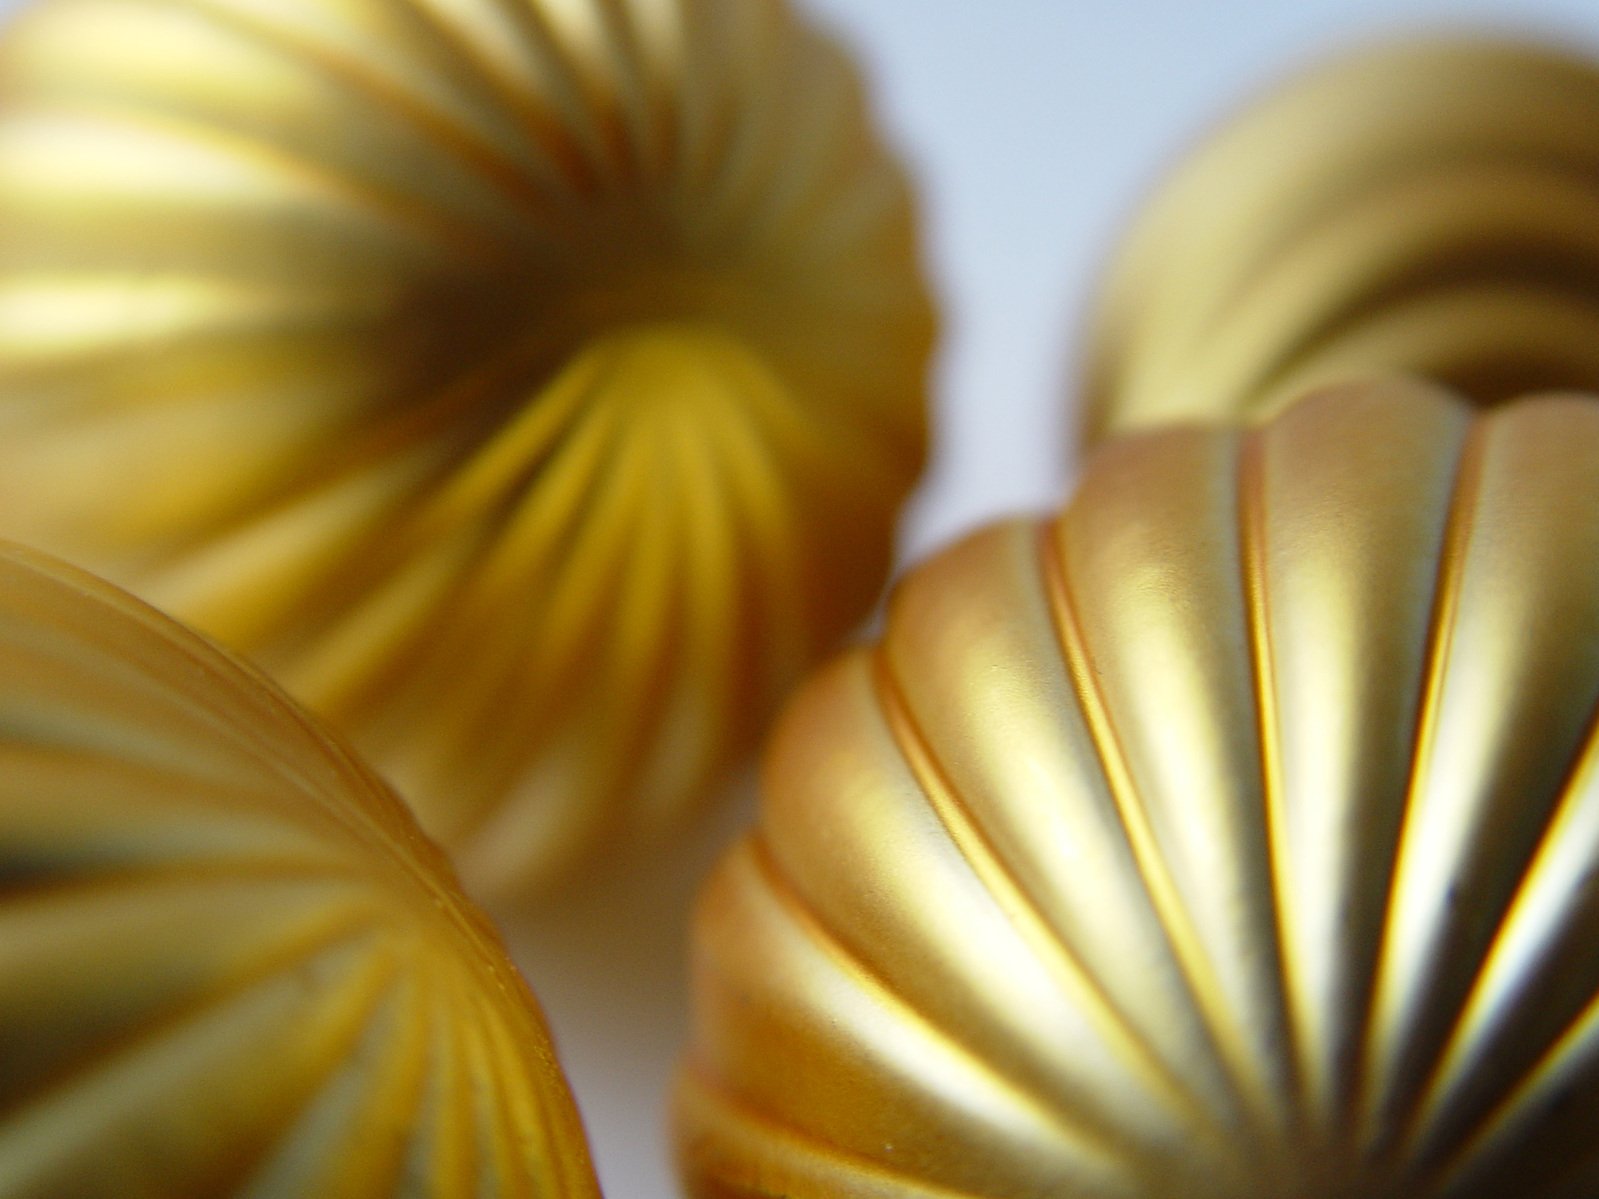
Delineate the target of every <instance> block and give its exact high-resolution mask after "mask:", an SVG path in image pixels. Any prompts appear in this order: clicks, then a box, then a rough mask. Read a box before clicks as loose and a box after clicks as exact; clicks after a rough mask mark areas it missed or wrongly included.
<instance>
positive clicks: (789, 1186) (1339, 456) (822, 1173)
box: [678, 383, 1599, 1199]
mask: <svg viewBox="0 0 1599 1199" xmlns="http://www.w3.org/2000/svg"><path fill="white" fill-rule="evenodd" d="M1596 461H1599V402H1594V401H1591V400H1586V399H1574V398H1573V399H1565V398H1548V399H1535V400H1528V401H1525V402H1520V403H1515V404H1511V405H1508V406H1506V407H1503V408H1501V409H1498V410H1496V411H1495V412H1493V413H1491V414H1488V415H1484V416H1481V417H1475V418H1474V417H1473V415H1472V413H1471V412H1470V410H1469V409H1468V408H1467V407H1466V406H1465V405H1464V404H1461V403H1459V402H1456V401H1454V400H1453V399H1451V398H1449V397H1448V396H1447V395H1445V394H1443V393H1441V392H1439V391H1437V390H1435V389H1432V388H1430V387H1425V386H1422V385H1420V384H1404V383H1385V384H1364V385H1358V386H1350V387H1347V388H1343V389H1337V390H1330V391H1328V392H1326V393H1323V394H1320V395H1317V396H1315V397H1313V398H1310V399H1307V400H1305V401H1304V402H1303V403H1301V404H1299V405H1297V406H1295V407H1293V408H1291V409H1289V410H1288V411H1287V412H1286V413H1284V414H1283V415H1281V416H1280V417H1278V418H1277V419H1275V420H1274V421H1271V422H1269V423H1267V424H1265V425H1264V426H1263V427H1261V428H1259V429H1258V430H1255V431H1252V432H1238V431H1231V430H1223V429H1208V428H1207V429H1200V428H1185V429H1172V430H1169V431H1161V432H1155V433H1151V434H1147V435H1144V436H1140V437H1133V438H1124V439H1120V440H1118V441H1115V442H1112V443H1109V444H1107V445H1106V446H1105V447H1104V448H1102V449H1101V450H1100V451H1099V453H1098V455H1097V456H1096V457H1095V458H1094V459H1093V460H1092V461H1091V462H1090V464H1089V466H1088V469H1087V471H1086V474H1085V476H1084V478H1083V481H1082V484H1081V487H1080V489H1079V490H1078V492H1077V495H1076V497H1075V499H1074V500H1073V501H1072V503H1071V504H1070V506H1069V507H1068V508H1067V509H1066V510H1065V511H1064V512H1063V513H1062V514H1061V515H1060V516H1059V517H1058V518H1057V519H1055V520H1053V521H1049V522H1047V523H1033V522H1015V523H1010V524H1006V525H1001V526H998V527H995V528H991V529H989V530H987V531H984V532H980V533H978V534H976V535H974V536H973V537H971V538H970V539H968V540H967V541H965V542H963V543H962V544H960V545H958V546H956V547H955V548H953V549H951V550H949V551H947V552H946V553H944V554H942V555H940V556H939V557H937V558H935V559H933V560H932V561H931V562H929V563H927V564H925V565H923V566H922V567H921V568H919V569H918V570H916V571H914V572H913V573H912V574H911V575H910V576H909V577H908V578H907V579H906V580H905V581H904V582H903V583H901V584H900V586H899V588H898V590H897V591H896V593H895V595H894V598H893V602H892V604H891V609H890V613H889V617H888V621H887V627H886V630H885V632H884V635H883V640H882V642H881V644H880V645H877V646H875V647H873V648H870V649H864V650H860V651H857V652H854V653H851V654H849V655H848V656H846V657H844V658H843V659H842V660H840V661H838V662H836V663H835V664H834V665H832V666H831V667H829V668H827V669H826V670H824V671H823V672H822V673H821V674H820V675H819V676H817V677H816V678H815V679H814V680H813V681H812V682H811V683H810V684H809V685H808V686H807V687H806V688H805V689H804V690H803V691H802V692H801V694H800V696H799V697H798V698H797V700H796V701H795V702H794V704H793V706H792V707H791V708H790V709H789V711H788V713H787V715H786V717H785V718H784V720H783V721H782V722H781V724H780V727H779V730H778V732H777V735H776V737H775V740H774V742H773V744H772V745H771V747H770V750H769V753H768V755H767V757H766V760H765V774H764V791H763V806H762V809H761V814H760V822H759V826H758V828H757V830H756V831H755V832H754V833H753V834H752V835H751V836H749V837H748V838H747V839H746V840H745V841H744V842H743V843H742V844H741V845H739V846H738V847H737V848H736V849H735V850H734V851H733V852H732V853H731V854H730V855H729V856H728V858H727V859H726V860H725V861H724V863H723V864H722V866H721V868H720V870H719V871H718V873H717V874H716V875H715V876H714V878H713V880H712V881H711V882H710V884H709V885H708V887H707V889H706V891H705V893H704V895H703V897H702V901H701V907H700V910H699V913H698V918H697V927H696V934H695V950H694V985H695V992H696V1014H695V1020H694V1031H693V1039H692V1045H691V1048H690V1051H689V1053H688V1056H687V1059H686V1062H685V1066H684V1070H683V1074H682V1078H681V1083H680V1089H679V1093H678V1125H679V1127H678V1136H679V1150H680V1154H681V1158H682V1161H683V1163H684V1169H685V1174H686V1177H687V1179H688V1182H689V1189H690V1193H692V1194H694V1195H697V1196H716V1197H718V1199H729V1197H732V1196H750V1197H753V1196H775V1195H783V1196H787V1197H790V1199H808V1197H811V1196H815V1197H821V1196H828V1197H829V1199H839V1197H842V1196H871V1197H872V1199H890V1197H892V1199H910V1197H913V1196H914V1197H915V1199H955V1197H957V1196H960V1197H978V1196H981V1197H984V1199H1001V1197H1003V1199H1021V1197H1023V1196H1037V1195H1061V1196H1067V1195H1069V1196H1073V1197H1074V1199H1075V1197H1078V1196H1082V1197H1085V1199H1086V1197H1090V1196H1092V1197H1095V1199H1111V1197H1114V1199H1156V1197H1157V1196H1158V1197H1162V1199H1165V1197H1169V1196H1174V1195H1180V1196H1183V1199H1275V1197H1278V1196H1283V1195H1293V1196H1296V1197H1299V1199H1331V1197H1334V1196H1336V1197H1339V1199H1397V1197H1399V1196H1404V1197H1406V1199H1443V1197H1445V1196H1447V1197H1449V1199H1490V1197H1491V1199H1500V1197H1502V1196H1505V1195H1512V1194H1513V1195H1516V1196H1518V1197H1521V1199H1554V1197H1556V1196H1560V1197H1575V1196H1581V1195H1588V1194H1591V1193H1593V1187H1594V1185H1595V1183H1596V1180H1599V1116H1596V1114H1595V1113H1596V1112H1599V1017H1596V1015H1595V1013H1596V1012H1599V956H1596V955H1595V954H1594V953H1593V952H1592V947H1593V944H1594V939H1595V937H1596V936H1599V739H1596V737H1595V719H1596V713H1599V472H1596V471H1595V470H1594V469H1593V464H1594V463H1595V462H1596Z"/></svg>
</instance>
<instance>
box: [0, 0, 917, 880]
mask: <svg viewBox="0 0 1599 1199" xmlns="http://www.w3.org/2000/svg"><path fill="white" fill-rule="evenodd" d="M931 333H932V321H931V315H930V307H929V300H928V297H927V294H926V291H925V288H924V284H923V281H922V277H921V273H920V270H919V267H918V264H917V261H916V247H915V243H914V237H913V229H912V219H911V212H910V205H909V199H908V195H907V189H906V184H905V180H904V179H903V178H902V176H901V173H900V171H899V170H898V168H897V166H896V165H895V163H894V162H893V161H892V160H891V159H890V158H889V157H888V156H886V154H885V151H884V149H883V147H882V145H881V144H880V143H879V141H878V139H877V137H876V135H875V133H874V132H873V130H872V128H871V126H870V122H869V120H868V114H867V112H866V109H865V105H864V102H863V98H862V95H861V92H860V86H859V83H858V81H857V79H856V77H855V74H854V72H853V70H852V67H851V65H850V64H849V63H848V62H847V61H846V59H845V57H844V56H843V55H842V53H841V52H840V51H839V49H838V48H837V47H836V46H835V45H833V43H832V42H830V41H829V40H828V39H827V38H826V37H824V36H823V35H821V34H820V33H819V32H818V31H816V30H815V29H813V28H811V27H810V26H809V25H807V24H805V23H804V22H803V21H801V20H800V19H799V18H798V17H796V15H795V14H794V13H793V12H791V11H790V9H789V8H788V6H787V5H786V4H785V3H783V2H781V0H670V2H661V0H193V2H186V3H182V4H151V3H148V2H147V0H40V2H38V3H36V4H35V6H34V7H33V8H32V9H31V10H29V11H28V12H26V13H25V14H24V15H23V16H22V17H20V18H19V19H18V20H17V22H16V23H15V25H14V27H13V28H11V29H9V30H8V31H7V34H6V37H5V39H4V41H3V43H0V533H4V534H6V535H9V536H11V537H14V538H16V539H18V540H21V541H24V542H27V543H29V544H34V545H38V546H41V547H45V548H48V549H50V550H52V551H54V552H57V553H60V554H62V555H63V556H66V557H68V558H69V559H71V560H73V561H75V562H78V563H80V564H83V565H86V566H88V567H90V568H91V569H94V570H96V571H97V572H99V573H102V574H105V575H106V576H107V577H109V578H112V579H113V580H115V581H117V582H120V583H122V584H124V585H126V586H129V587H130V588H132V589H133V590H135V591H136V592H137V593H138V594H140V595H141V596H142V597H144V598H146V599H149V600H151V601H152V602H154V603H156V604H157V605H159V606H161V607H164V608H166V609H167V610H169V611H172V612H174V613H175V614H177V615H179V616H180V617H182V618H183V619H185V620H188V621H190V622H192V623H194V624H196V625H197V626H198V627H200V628H202V629H204V630H205V631H207V632H209V633H210V634H212V635H214V636H216V637H217V638H218V639H220V640H222V641H224V642H225V643H227V644H229V645H231V646H232V647H234V648H236V649H239V650H242V651H244V652H246V653H247V654H248V655H249V656H250V657H251V658H253V659H254V660H255V661H256V662H258V663H259V664H260V665H262V666H263V667H264V668H265V669H266V670H268V672H269V673H271V674H272V675H273V676H274V677H276V678H278V679H279V680H280V681H282V682H283V683H284V684H285V685H286V686H287V687H288V688H289V690H290V691H291V692H293V693H294V694H295V695H297V696H298V697H299V698H300V699H302V700H304V701H306V702H307V703H308V704H309V705H310V706H311V707H313V708H315V709H316V710H318V711H319V712H321V713H322V714H323V715H325V716H327V717H329V718H331V720H332V721H333V722H334V723H335V724H336V725H337V726H338V727H340V728H341V730H342V731H344V732H345V733H347V734H349V735H350V736H351V737H352V738H353V739H354V740H355V742H356V743H357V744H358V746H359V747H360V748H361V749H362V750H363V751H364V752H365V753H366V754H367V755H369V756H370V757H371V759H372V760H373V761H374V762H375V764H376V765H377V766H378V767H379V768H380V769H381V770H382V771H383V772H384V773H385V774H386V775H387V776H388V777H389V778H390V780H391V781H393V782H394V783H396V784H397V785H398V786H399V788H400V790H401V791H402V793H403V794H404V795H405V796H406V797H407V798H408V799H409V800H411V801H412V802H413V803H414V805H415V807H416V809H417V811H418V813H419V814H420V816H421V818H422V821H423V823H424V825H425V826H427V827H428V829H429V830H430V831H431V832H433V833H434V834H436V835H437V836H439V837H440V838H441V839H442V840H443V841H444V842H445V843H446V844H447V845H448V846H449V847H450V848H451V850H452V851H453V853H454V854H455V856H456V860H457V861H458V863H459V864H460V866H461V868H462V871H463V874H464V875H465V877H466V878H467V880H468V881H469V882H470V883H471V884H473V885H474V887H476V888H479V889H481V890H483V891H485V892H496V893H503V892H508V891H516V890H523V889H536V888H538V887H539V886H541V885H542V884H544V883H547V882H549V881H550V880H551V879H552V878H553V877H554V876H555V875H557V874H558V873H560V872H561V871H563V870H567V869H570V868H571V867H573V866H574V865H576V864H578V863H581V862H583V861H585V860H587V861H592V860H593V856H594V855H595V854H596V853H598V852H599V851H601V850H604V849H607V848H609V847H614V846H617V845H620V844H623V843H626V842H628V841H629V840H635V841H639V842H641V843H642V842H645V841H647V840H648V837H649V835H651V834H653V833H655V832H657V831H658V830H661V829H664V828H667V827H670V826H672V825H674V824H677V823H680V822H681V820H682V819H683V817H684V814H685V812H686V810H687V809H690V808H691V807H692V806H693V805H694V804H695V803H696V802H697V800H698V799H699V798H700V797H702V796H704V795H706V794H707V793H709V792H710V791H712V790H713V789H714V787H715V786H716V784H717V783H718V782H719V781H720V780H722V779H723V778H724V777H725V776H726V775H727V773H728V772H729V770H730V768H731V767H732V766H733V765H735V764H736V763H737V762H738V761H739V759H740V757H741V755H743V754H744V753H745V751H746V750H747V749H748V748H749V747H750V745H751V744H752V743H753V741H754V740H755V738H756V736H757V734H758V733H759V731H760V730H761V728H762V726H763V723H764V720H765V717H766V716H767V715H768V713H769V710H770V709H771V708H772V707H773V706H774V704H775V702H776V700H777V698H778V697H779V695H780V694H781V693H782V692H783V690H784V689H785V688H786V687H787V686H788V685H789V684H791V683H792V682H793V681H794V679H795V678H796V677H797V675H798V674H799V673H800V671H801V670H802V669H803V668H804V667H805V666H806V665H808V664H809V663H811V662H812V661H814V660H815V659H816V658H817V657H818V656H819V655H820V654H822V653H823V652H825V651H826V650H827V649H828V648H829V647H830V646H831V644H832V643H833V642H834V641H835V639H836V638H837V637H838V636H839V635H840V634H841V633H842V632H844V631H845V630H846V629H847V628H848V627H849V626H851V625H852V624H853V623H854V622H855V621H856V620H858V619H859V618H860V617H861V616H862V614H863V613H864V612H865V611H866V609H867V608H868V606H869V605H870V604H871V603H872V602H873V600H874V599H875V597H876V595H877V592H878V590H879V589H880V587H881V585H882V582H883V579H884V576H885V573H886V570H887V567H888V563H889V551H890V543H891V537H892V532H893V526H894V520H895V515H896V510H897V508H898V506H899V504H900V501H901V500H902V499H903V498H904V496H905V495H906V493H907V491H908V489H909V488H910V486H911V484H912V482H913V481H914V479H915V477H916V475H917V473H918V470H919V468H920V465H921V461H922V456H923V448H924V447H923V442H924V433H925V431H924V420H925V414H924V403H923V383H924V378H923V376H924V372H925V366H926V362H927V357H928V353H929V347H930V341H931Z"/></svg>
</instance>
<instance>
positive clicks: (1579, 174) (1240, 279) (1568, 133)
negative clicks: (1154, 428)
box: [1081, 38, 1599, 442]
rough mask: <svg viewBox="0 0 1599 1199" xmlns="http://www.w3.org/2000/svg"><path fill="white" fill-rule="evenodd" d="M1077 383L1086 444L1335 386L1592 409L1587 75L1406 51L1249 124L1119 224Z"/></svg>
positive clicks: (1592, 147) (1327, 77)
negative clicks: (1371, 381) (1349, 383)
mask: <svg viewBox="0 0 1599 1199" xmlns="http://www.w3.org/2000/svg"><path fill="white" fill-rule="evenodd" d="M1088 362H1089V366H1088V371H1087V384H1086V393H1087V394H1086V402H1085V404H1084V406H1083V408H1082V410H1081V411H1082V420H1083V437H1084V439H1085V440H1087V441H1089V442H1092V441H1095V440H1098V439H1100V438H1102V437H1104V436H1106V435H1108V434H1111V433H1115V432H1118V431H1123V430H1128V429H1134V428H1142V427H1148V426H1151V425H1157V424H1164V423H1170V422H1172V421H1179V420H1191V419H1196V418H1197V419H1201V420H1216V419H1235V418H1237V417H1240V416H1246V415H1247V416H1255V415H1260V414H1265V413H1270V412H1274V411H1277V410H1278V409H1280V408H1281V407H1282V406H1283V405H1284V404H1286V403H1289V402H1291V401H1293V400H1295V399H1297V398H1298V397H1299V396H1301V395H1303V394H1304V393H1305V392H1306V391H1307V390H1309V389H1311V388H1313V387H1319V386H1321V385H1323V384H1326V383H1333V382H1342V381H1344V380H1345V379H1346V378H1348V377H1349V375H1350V374H1351V373H1352V372H1361V373H1366V372H1372V371H1380V370H1398V371H1408V372H1412V373H1416V374H1420V375H1424V376H1426V377H1428V378H1433V379H1438V380H1440V381H1442V382H1445V383H1447V384H1450V385H1452V386H1454V387H1456V388H1458V389H1459V390H1461V391H1462V392H1464V393H1465V394H1466V395H1467V396H1469V397H1471V398H1472V399H1474V400H1476V401H1478V402H1480V403H1497V402H1501V401H1503V400H1505V399H1508V398H1510V397H1512V396H1516V395H1520V394H1523V393H1525V392H1528V391H1534V390H1542V389H1546V388H1581V389H1584V390H1591V389H1599V65H1596V64H1594V63H1592V62H1588V61H1586V60H1582V59H1578V58H1573V57H1568V56H1566V55H1564V54H1562V53H1559V52H1556V51H1553V50H1547V49H1543V48H1540V47H1537V46H1532V45H1526V44H1521V43H1518V42H1514V41H1505V40H1495V39H1489V38H1482V39H1476V40H1454V41H1416V42H1405V43H1400V44H1396V45H1388V46H1383V47H1379V48H1375V49H1367V50H1364V51H1361V52H1358V53H1353V54H1350V55H1348V56H1346V57H1344V58H1340V59H1337V60H1334V61H1333V62H1331V63H1328V64H1326V65H1324V66H1322V67H1321V68H1319V69H1317V70H1314V71H1312V72H1310V73H1309V74H1308V75H1306V76H1304V77H1302V78H1300V79H1297V80H1295V81H1293V82H1291V83H1290V84H1289V85H1288V86H1287V87H1285V88H1283V89H1282V90H1280V91H1279V92H1277V93H1275V94H1273V95H1270V96H1268V97H1266V98H1265V99H1264V100H1263V101H1262V102H1260V103H1257V104H1255V105H1253V106H1251V107H1249V108H1246V109H1245V110H1244V112H1243V113H1242V114H1241V115H1240V116H1239V117H1238V118H1237V119H1235V120H1234V121H1233V122H1232V123H1231V124H1229V125H1227V126H1225V127H1224V128H1223V129H1222V130H1221V131H1220V132H1219V133H1218V134H1217V135H1216V136H1214V137H1213V138H1211V139H1210V140H1209V141H1208V142H1207V143H1205V144H1204V145H1203V146H1202V147H1201V148H1200V149H1199V151H1198V152H1197V153H1195V154H1193V155H1192V156H1191V157H1190V158H1189V159H1188V160H1187V161H1186V162H1185V163H1183V164H1182V165H1181V166H1180V167H1179V169H1178V170H1177V171H1176V172H1175V173H1174V174H1173V176H1172V177H1171V178H1170V179H1168V180H1167V181H1166V182H1165V183H1164V184H1163V185H1162V186H1161V187H1160V188H1159V189H1158V190H1157V191H1156V193H1155V195H1154V198H1153V199H1152V200H1151V202H1150V203H1149V204H1148V205H1147V207H1146V208H1145V210H1144V211H1143V212H1142V213H1141V214H1140V215H1139V217H1138V218H1137V219H1136V220H1135V221H1134V223H1133V225H1132V228H1131V230H1130V232H1129V234H1128V236H1127V237H1126V239H1125V241H1124V243H1123V245H1122V246H1121V248H1120V250H1119V251H1118V252H1117V254H1116V255H1115V257H1114V258H1113V260H1112V262H1111V267H1110V270H1109V272H1108V275H1107V278H1106V281H1105V287H1104V296H1103V299H1102V301H1101V303H1100V304H1099V306H1098V310H1097V312H1096V322H1095V325H1094V327H1093V329H1092V330H1091V331H1090V334H1089V338H1088Z"/></svg>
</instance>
